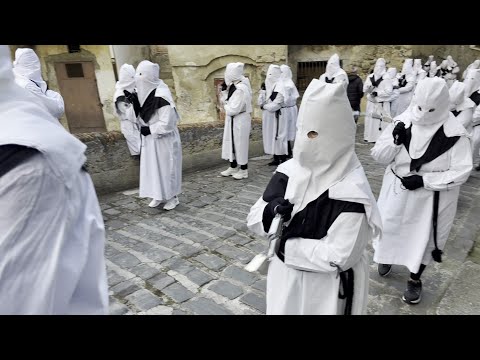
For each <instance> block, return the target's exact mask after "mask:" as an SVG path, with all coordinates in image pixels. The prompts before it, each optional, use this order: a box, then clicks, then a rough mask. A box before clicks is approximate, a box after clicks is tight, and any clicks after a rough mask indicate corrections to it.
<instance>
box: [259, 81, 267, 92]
mask: <svg viewBox="0 0 480 360" xmlns="http://www.w3.org/2000/svg"><path fill="white" fill-rule="evenodd" d="M260 89H261V90H267V88H266V87H265V83H264V82H263V83H262V85H261V86H260Z"/></svg>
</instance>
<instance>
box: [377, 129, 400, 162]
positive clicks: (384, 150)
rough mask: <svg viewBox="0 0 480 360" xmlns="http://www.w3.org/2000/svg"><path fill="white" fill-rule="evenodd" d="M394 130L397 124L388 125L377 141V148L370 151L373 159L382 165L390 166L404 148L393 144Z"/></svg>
mask: <svg viewBox="0 0 480 360" xmlns="http://www.w3.org/2000/svg"><path fill="white" fill-rule="evenodd" d="M394 128H395V123H390V124H388V126H387V127H386V128H385V130H383V132H382V134H381V135H380V137H379V138H378V140H377V141H376V143H375V146H374V147H373V148H372V150H370V155H371V156H372V157H373V159H374V160H375V161H376V162H378V163H380V164H382V165H388V164H390V163H391V162H392V161H393V160H394V159H395V156H397V154H398V153H399V151H400V150H401V148H402V146H403V145H395V143H394V142H393V135H392V131H393V129H394Z"/></svg>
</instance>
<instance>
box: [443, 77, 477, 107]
mask: <svg viewBox="0 0 480 360" xmlns="http://www.w3.org/2000/svg"><path fill="white" fill-rule="evenodd" d="M448 92H449V96H450V110H457V111H463V110H466V109H470V108H473V107H475V103H474V102H473V101H472V100H471V99H469V98H468V97H466V96H465V84H464V83H463V82H460V81H458V80H455V82H454V83H453V84H452V86H451V87H450V90H449V91H448Z"/></svg>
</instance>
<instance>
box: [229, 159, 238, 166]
mask: <svg viewBox="0 0 480 360" xmlns="http://www.w3.org/2000/svg"><path fill="white" fill-rule="evenodd" d="M230 167H231V168H236V167H237V160H233V161H232V162H230Z"/></svg>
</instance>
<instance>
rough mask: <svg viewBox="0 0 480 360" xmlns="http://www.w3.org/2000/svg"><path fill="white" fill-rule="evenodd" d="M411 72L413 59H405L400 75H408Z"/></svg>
mask: <svg viewBox="0 0 480 360" xmlns="http://www.w3.org/2000/svg"><path fill="white" fill-rule="evenodd" d="M412 72H413V59H405V61H404V62H403V66H402V75H410V74H411V73H412Z"/></svg>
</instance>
